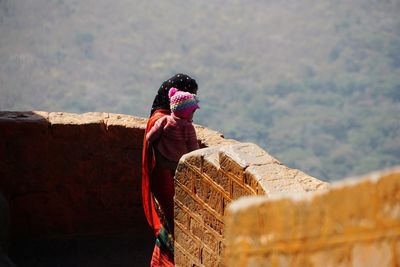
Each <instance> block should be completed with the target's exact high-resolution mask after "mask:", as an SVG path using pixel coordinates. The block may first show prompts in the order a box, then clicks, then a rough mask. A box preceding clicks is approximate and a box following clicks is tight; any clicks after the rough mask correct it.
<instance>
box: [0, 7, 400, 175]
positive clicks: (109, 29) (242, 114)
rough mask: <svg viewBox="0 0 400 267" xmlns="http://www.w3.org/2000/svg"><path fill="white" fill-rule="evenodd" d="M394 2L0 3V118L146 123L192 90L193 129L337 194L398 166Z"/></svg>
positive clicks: (398, 53) (398, 26)
mask: <svg viewBox="0 0 400 267" xmlns="http://www.w3.org/2000/svg"><path fill="white" fill-rule="evenodd" d="M399 14H400V1H399V0H379V1H378V0H353V1H345V0H326V1H314V0H303V1H299V0H281V1H278V0H268V1H262V0H231V1H228V0H215V1H195V0H186V1H183V0H174V1H155V0H146V1H129V0H118V1H105V0H85V1H78V0H69V1H66V0H35V1H23V0H0V110H47V111H67V112H88V111H104V112H115V113H126V114H132V115H136V116H143V117H147V116H148V114H149V110H150V106H151V104H152V101H153V97H154V95H155V93H156V91H157V89H158V87H159V86H160V84H161V82H162V81H164V80H166V79H167V78H169V77H170V76H171V75H173V74H174V73H176V72H185V73H188V74H189V75H191V76H193V77H194V78H196V80H197V81H198V83H199V87H200V88H199V97H200V99H201V109H200V110H199V111H198V112H197V113H196V118H195V121H196V123H198V124H202V125H204V126H207V127H210V128H212V129H215V130H218V131H220V132H222V133H224V135H225V136H226V137H227V138H235V139H238V140H240V141H245V142H254V143H256V144H258V145H259V146H261V147H263V148H264V149H265V150H267V151H268V152H269V153H270V154H272V155H273V156H274V157H276V158H278V159H279V160H280V161H282V162H283V163H284V164H286V165H288V166H290V167H294V168H298V169H301V170H303V171H305V172H307V173H309V174H310V175H313V176H315V177H318V178H320V179H323V180H337V179H341V178H343V177H345V176H352V175H359V174H363V173H366V172H369V171H372V170H377V169H382V168H386V167H389V166H393V165H397V164H400V15H399Z"/></svg>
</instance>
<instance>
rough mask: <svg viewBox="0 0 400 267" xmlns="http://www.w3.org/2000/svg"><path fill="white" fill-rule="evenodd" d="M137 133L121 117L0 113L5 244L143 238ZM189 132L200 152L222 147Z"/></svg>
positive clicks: (139, 128) (208, 134) (140, 127)
mask: <svg viewBox="0 0 400 267" xmlns="http://www.w3.org/2000/svg"><path fill="white" fill-rule="evenodd" d="M145 126H146V119H143V118H137V117H133V116H129V115H121V114H110V113H85V114H71V113H59V112H54V113H48V112H42V111H33V112H0V193H2V194H3V195H4V196H5V198H6V199H7V201H8V202H9V206H10V212H11V221H12V226H11V227H12V229H11V232H12V233H11V234H12V237H13V238H26V237H35V236H40V237H46V236H47V237H49V236H57V235H62V236H65V235H79V234H96V233H103V234H105V233H114V232H124V231H135V232H137V233H138V234H146V233H147V234H149V229H148V226H147V223H146V221H145V218H144V214H143V211H142V207H141V205H142V204H141V192H140V188H141V183H140V182H141V153H142V152H141V151H142V140H143V133H144V129H145ZM196 131H197V134H198V138H199V139H200V141H201V145H202V146H203V147H205V146H211V145H214V144H217V143H219V142H220V141H221V140H224V139H223V138H222V136H221V134H219V133H217V132H214V131H211V130H208V129H206V128H204V127H201V126H196ZM150 236H151V235H150ZM151 238H153V237H152V236H151Z"/></svg>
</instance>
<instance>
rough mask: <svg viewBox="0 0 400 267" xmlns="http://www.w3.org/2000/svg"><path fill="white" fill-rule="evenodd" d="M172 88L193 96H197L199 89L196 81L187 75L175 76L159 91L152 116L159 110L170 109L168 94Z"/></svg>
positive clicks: (165, 82) (164, 83) (179, 74)
mask: <svg viewBox="0 0 400 267" xmlns="http://www.w3.org/2000/svg"><path fill="white" fill-rule="evenodd" d="M172 87H175V88H177V89H178V90H179V91H184V92H189V93H192V94H196V93H197V88H198V87H197V83H196V80H195V79H192V78H190V77H189V76H188V75H186V74H182V73H178V74H175V75H174V76H173V77H171V78H169V79H168V80H166V81H164V82H163V83H162V84H161V86H160V89H158V93H157V95H156V97H155V98H154V101H153V105H152V107H151V114H150V115H152V114H153V113H154V111H156V110H157V109H170V107H169V97H168V92H169V89H171V88H172Z"/></svg>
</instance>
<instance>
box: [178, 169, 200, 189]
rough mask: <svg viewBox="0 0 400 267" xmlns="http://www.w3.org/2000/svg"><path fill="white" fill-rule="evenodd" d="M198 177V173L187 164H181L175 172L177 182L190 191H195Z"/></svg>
mask: <svg viewBox="0 0 400 267" xmlns="http://www.w3.org/2000/svg"><path fill="white" fill-rule="evenodd" d="M197 176H198V175H197V173H195V172H194V171H192V170H191V169H190V168H189V167H188V166H186V165H185V164H179V165H178V167H177V169H176V172H175V180H176V181H177V182H179V183H180V184H182V185H183V186H185V187H186V188H187V189H188V190H190V191H192V190H193V189H194V182H195V180H196V177H197Z"/></svg>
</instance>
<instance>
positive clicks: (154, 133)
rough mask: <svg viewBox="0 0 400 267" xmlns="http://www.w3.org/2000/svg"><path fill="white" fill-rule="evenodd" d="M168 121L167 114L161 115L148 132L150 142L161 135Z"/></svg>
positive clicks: (147, 136)
mask: <svg viewBox="0 0 400 267" xmlns="http://www.w3.org/2000/svg"><path fill="white" fill-rule="evenodd" d="M166 123H167V116H164V117H161V118H160V119H159V120H158V121H156V123H155V124H154V126H153V127H152V128H151V129H150V131H149V132H148V133H147V134H146V139H147V141H148V142H149V143H151V142H153V141H154V140H156V139H157V138H159V137H160V135H161V133H162V131H163V129H164V126H165V124H166Z"/></svg>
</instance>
